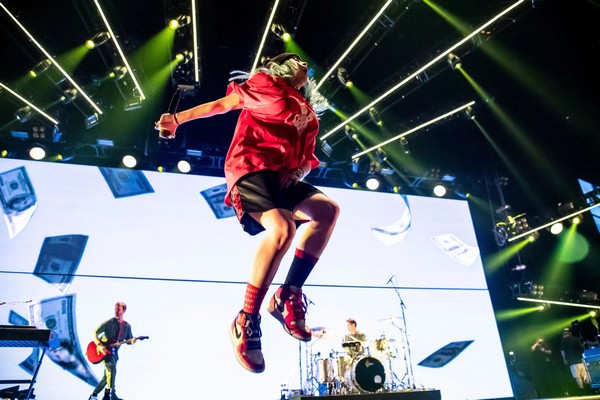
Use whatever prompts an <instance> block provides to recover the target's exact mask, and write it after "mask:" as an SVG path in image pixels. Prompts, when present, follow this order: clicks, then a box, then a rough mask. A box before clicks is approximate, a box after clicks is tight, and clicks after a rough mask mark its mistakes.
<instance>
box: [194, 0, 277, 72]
mask: <svg viewBox="0 0 600 400" xmlns="http://www.w3.org/2000/svg"><path fill="white" fill-rule="evenodd" d="M279 2H280V0H275V2H274V3H273V7H272V8H271V14H270V15H269V18H268V20H267V23H266V24H265V29H264V31H263V35H262V38H261V39H260V44H259V45H258V50H257V51H256V57H255V58H254V62H253V63H252V68H250V71H254V70H255V69H256V67H257V66H258V62H259V60H260V59H261V55H262V50H263V47H264V45H265V41H266V40H267V36H268V35H269V30H270V28H271V23H272V22H273V19H274V18H275V13H276V12H277V7H278V6H279ZM194 7H195V5H194V2H193V1H192V9H194ZM194 40H195V37H194ZM195 48H196V49H197V48H198V47H195Z"/></svg>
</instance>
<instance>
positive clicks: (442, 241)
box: [431, 233, 479, 265]
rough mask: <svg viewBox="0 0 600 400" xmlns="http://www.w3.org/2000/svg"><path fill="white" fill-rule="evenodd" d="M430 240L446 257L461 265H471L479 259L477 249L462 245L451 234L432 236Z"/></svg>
mask: <svg viewBox="0 0 600 400" xmlns="http://www.w3.org/2000/svg"><path fill="white" fill-rule="evenodd" d="M431 239H432V240H433V241H434V242H435V244H437V245H438V246H439V247H440V248H441V249H442V250H444V252H445V253H446V255H447V256H448V257H450V258H452V259H453V260H455V261H457V262H459V263H461V264H463V265H471V264H473V262H474V261H475V260H476V259H477V257H479V248H477V247H473V246H469V245H467V244H465V243H463V242H462V241H461V240H460V239H458V238H457V237H456V236H454V235H453V234H451V233H449V234H444V235H438V236H432V237H431Z"/></svg>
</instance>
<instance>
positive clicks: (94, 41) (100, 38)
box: [85, 32, 110, 50]
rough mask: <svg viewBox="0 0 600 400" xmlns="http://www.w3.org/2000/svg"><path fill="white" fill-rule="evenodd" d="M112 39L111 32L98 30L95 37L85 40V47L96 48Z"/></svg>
mask: <svg viewBox="0 0 600 400" xmlns="http://www.w3.org/2000/svg"><path fill="white" fill-rule="evenodd" d="M109 39H110V33H108V32H98V33H96V34H95V35H94V37H93V38H91V39H88V40H86V41H85V47H87V48H88V49H90V50H91V49H94V48H96V47H98V46H102V45H103V44H104V43H106V42H108V40H109Z"/></svg>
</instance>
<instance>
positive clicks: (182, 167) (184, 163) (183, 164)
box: [177, 160, 192, 174]
mask: <svg viewBox="0 0 600 400" xmlns="http://www.w3.org/2000/svg"><path fill="white" fill-rule="evenodd" d="M177 169H178V170H179V172H182V173H184V174H187V173H188V172H190V171H191V170H192V165H191V164H190V162H189V161H188V160H180V161H179V162H178V163H177Z"/></svg>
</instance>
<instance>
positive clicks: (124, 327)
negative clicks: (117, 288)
mask: <svg viewBox="0 0 600 400" xmlns="http://www.w3.org/2000/svg"><path fill="white" fill-rule="evenodd" d="M126 310H127V305H126V304H125V303H123V302H122V301H119V302H117V303H116V304H115V317H114V318H111V319H109V320H107V321H104V322H103V323H102V324H100V326H99V327H98V329H96V330H95V331H94V335H93V339H94V343H96V345H97V351H98V355H104V359H103V360H102V362H103V363H104V376H103V377H102V380H100V383H98V386H96V388H95V389H94V391H93V393H92V394H91V395H90V397H89V400H98V394H99V393H100V391H102V389H103V388H104V387H105V386H106V389H105V390H104V397H103V398H102V400H121V399H120V398H119V397H117V394H116V393H115V378H116V376H117V360H118V359H119V355H118V350H119V346H116V347H111V346H110V344H111V343H116V342H120V341H124V340H128V342H127V344H133V343H135V341H136V340H137V339H136V338H134V337H133V334H132V333H131V325H130V324H129V323H128V322H127V321H125V320H124V319H123V314H125V311H126Z"/></svg>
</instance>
